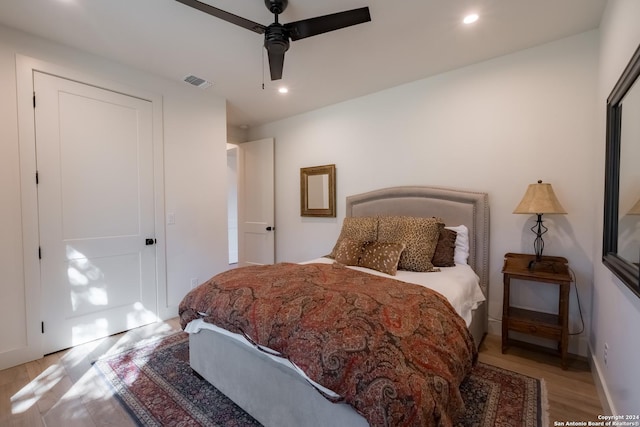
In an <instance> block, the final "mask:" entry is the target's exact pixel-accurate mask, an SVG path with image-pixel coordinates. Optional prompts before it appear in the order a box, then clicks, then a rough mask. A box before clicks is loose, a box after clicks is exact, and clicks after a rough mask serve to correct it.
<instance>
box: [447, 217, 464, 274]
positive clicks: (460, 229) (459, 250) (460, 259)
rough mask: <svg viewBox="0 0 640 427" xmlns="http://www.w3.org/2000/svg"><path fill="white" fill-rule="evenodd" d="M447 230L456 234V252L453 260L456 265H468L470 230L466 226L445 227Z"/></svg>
mask: <svg viewBox="0 0 640 427" xmlns="http://www.w3.org/2000/svg"><path fill="white" fill-rule="evenodd" d="M445 228H446V229H449V230H453V231H455V232H456V233H457V234H456V250H455V253H454V255H453V260H454V261H455V263H456V264H464V265H466V264H467V263H468V261H469V229H468V228H467V227H466V226H465V225H458V226H455V227H449V226H447V227H445Z"/></svg>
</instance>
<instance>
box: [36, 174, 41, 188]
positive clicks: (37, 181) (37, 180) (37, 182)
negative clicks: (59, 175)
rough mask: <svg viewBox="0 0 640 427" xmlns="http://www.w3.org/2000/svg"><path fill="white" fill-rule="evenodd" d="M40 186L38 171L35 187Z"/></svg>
mask: <svg viewBox="0 0 640 427" xmlns="http://www.w3.org/2000/svg"><path fill="white" fill-rule="evenodd" d="M38 184H40V176H39V175H38V171H36V185H38Z"/></svg>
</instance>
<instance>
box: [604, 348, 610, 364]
mask: <svg viewBox="0 0 640 427" xmlns="http://www.w3.org/2000/svg"><path fill="white" fill-rule="evenodd" d="M608 356H609V343H604V355H603V359H604V365H605V366H607V358H608Z"/></svg>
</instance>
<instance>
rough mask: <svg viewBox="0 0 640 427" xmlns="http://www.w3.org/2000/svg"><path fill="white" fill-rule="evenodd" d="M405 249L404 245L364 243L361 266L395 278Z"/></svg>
mask: <svg viewBox="0 0 640 427" xmlns="http://www.w3.org/2000/svg"><path fill="white" fill-rule="evenodd" d="M404 247H405V246H404V243H382V242H364V244H363V247H362V255H361V256H360V263H359V265H360V266H361V267H367V268H371V269H372V270H377V271H381V272H382V273H386V274H389V275H391V276H395V275H396V271H397V270H398V262H399V261H400V255H402V251H404Z"/></svg>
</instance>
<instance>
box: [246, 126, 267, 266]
mask: <svg viewBox="0 0 640 427" xmlns="http://www.w3.org/2000/svg"><path fill="white" fill-rule="evenodd" d="M238 147H239V153H238V154H239V165H240V166H239V169H240V170H239V172H238V176H239V181H240V182H239V186H238V211H239V214H238V216H239V221H238V222H239V226H238V228H239V231H238V234H239V241H238V258H239V259H238V264H239V265H240V266H245V265H260V264H273V263H274V262H275V220H274V217H275V208H274V205H275V201H274V196H275V191H274V187H275V183H274V144H273V138H268V139H261V140H259V141H251V142H245V143H242V144H239V145H238Z"/></svg>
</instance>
